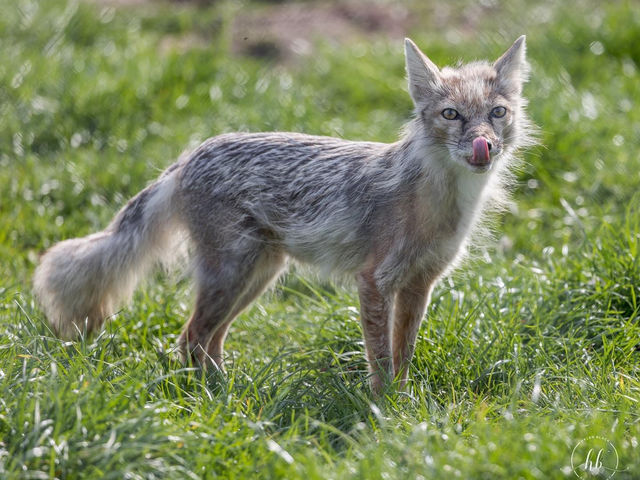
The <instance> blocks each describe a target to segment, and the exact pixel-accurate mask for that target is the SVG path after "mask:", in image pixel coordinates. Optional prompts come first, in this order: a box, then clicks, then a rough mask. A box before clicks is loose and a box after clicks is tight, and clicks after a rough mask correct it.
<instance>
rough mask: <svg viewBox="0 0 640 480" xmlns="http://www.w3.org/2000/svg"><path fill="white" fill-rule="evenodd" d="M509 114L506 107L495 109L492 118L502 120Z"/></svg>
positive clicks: (492, 111)
mask: <svg viewBox="0 0 640 480" xmlns="http://www.w3.org/2000/svg"><path fill="white" fill-rule="evenodd" d="M506 114H507V109H506V108H504V107H495V108H494V109H493V110H491V116H492V117H496V118H502V117H504V116H505V115H506Z"/></svg>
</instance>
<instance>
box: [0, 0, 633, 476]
mask: <svg viewBox="0 0 640 480" xmlns="http://www.w3.org/2000/svg"><path fill="white" fill-rule="evenodd" d="M408 5H410V6H412V7H415V9H416V12H418V13H417V14H416V15H418V14H419V15H424V19H423V20H424V22H425V24H426V23H428V22H429V21H430V20H429V18H430V17H429V12H428V11H425V8H426V7H425V6H424V4H423V2H420V3H416V4H415V5H412V4H408ZM247 8H249V7H247ZM261 8H265V6H264V5H262V6H261ZM234 11H235V10H234V8H233V6H232V5H231V4H224V3H221V4H216V5H214V6H212V7H210V8H198V7H195V6H193V5H184V4H180V6H176V5H164V6H163V5H160V7H157V8H156V9H153V8H150V7H149V6H142V7H140V8H134V9H126V8H122V9H114V8H112V7H108V8H103V7H102V6H99V5H95V4H89V3H87V4H85V3H74V2H69V3H67V2H65V1H62V0H59V1H51V2H30V1H17V2H11V3H10V4H8V5H5V7H4V8H3V15H2V17H0V32H2V33H0V38H1V39H2V45H3V48H2V49H0V260H1V261H0V275H1V278H2V282H1V283H0V319H1V323H0V477H2V478H50V477H58V478H101V477H104V478H125V477H130V478H202V477H204V478H214V477H223V478H227V477H229V478H254V477H263V478H269V477H280V478H302V477H303V478H307V479H325V478H336V479H342V478H366V479H370V478H419V476H422V477H423V478H442V479H450V478H456V477H458V478H487V479H489V478H491V479H493V478H504V479H512V478H527V479H529V478H573V477H574V473H573V471H572V469H571V466H570V463H571V452H572V449H573V447H574V446H575V445H576V444H577V443H578V442H580V440H582V439H584V438H586V437H588V436H595V435H597V436H602V437H605V438H607V439H609V440H610V441H611V442H612V443H613V444H614V445H615V448H616V450H617V453H618V454H619V458H620V467H619V468H620V469H621V471H620V472H618V473H616V475H615V477H614V478H636V477H637V476H638V474H639V472H640V460H639V459H640V455H639V454H638V438H639V437H640V426H639V413H640V409H639V407H638V402H639V401H640V382H639V381H638V378H640V361H639V355H640V352H639V345H640V325H639V321H638V316H639V315H640V265H639V260H638V253H640V252H639V249H640V225H639V222H640V210H639V208H638V206H637V205H638V203H639V200H640V199H639V197H638V195H637V185H638V184H639V183H640V176H639V174H638V171H640V153H639V151H638V149H637V148H636V146H637V144H638V143H639V141H640V113H639V112H638V110H637V109H635V108H634V107H633V106H634V102H635V101H636V97H637V92H636V90H637V85H638V79H639V76H638V75H639V74H638V68H639V66H640V33H639V32H640V10H639V9H637V8H635V7H634V6H633V5H632V4H631V3H625V2H620V3H615V4H611V5H605V4H600V3H595V2H594V3H590V2H579V3H575V4H574V3H572V4H571V5H570V4H568V3H567V4H566V5H565V4H564V3H557V4H556V3H548V4H539V5H537V6H534V7H529V6H526V5H525V4H524V3H520V2H512V3H510V4H509V5H508V6H507V5H505V6H503V8H493V9H491V8H489V9H488V10H486V11H483V12H484V13H483V14H484V15H487V17H483V18H491V22H490V24H487V25H486V26H482V25H481V26H476V27H475V28H477V29H478V31H477V32H476V33H475V34H473V35H471V34H469V33H468V32H465V30H464V28H463V27H459V28H458V27H456V28H458V30H456V31H458V32H459V33H460V35H459V36H458V37H456V38H458V40H459V42H460V43H455V42H450V41H448V40H447V38H453V37H446V36H445V35H443V34H442V31H439V30H434V29H428V28H417V27H416V28H415V31H414V32H412V33H413V36H414V37H415V39H416V41H417V42H418V43H419V44H420V45H421V46H423V47H424V49H425V51H426V52H427V53H429V54H430V55H432V57H433V59H434V60H436V61H437V62H439V63H447V62H449V63H451V62H455V60H456V59H457V58H464V59H473V58H482V57H487V56H494V57H495V56H496V55H498V54H499V53H500V52H501V51H502V50H504V48H505V47H506V46H507V45H508V44H509V43H510V42H511V41H512V40H513V39H514V38H516V37H517V36H518V35H519V34H521V33H527V34H528V42H529V43H528V44H529V52H528V53H529V58H530V60H531V63H532V76H531V82H530V84H529V85H528V86H527V88H526V95H527V96H528V97H529V98H530V107H529V110H530V113H531V116H532V117H533V119H534V121H535V122H536V123H537V124H538V125H539V126H540V127H541V131H542V134H541V143H542V145H543V146H541V147H538V148H536V149H534V150H532V151H531V152H529V153H528V154H527V155H526V156H525V166H524V168H523V170H522V172H521V173H520V175H519V181H520V184H519V186H518V187H517V188H516V191H515V196H514V206H513V207H512V208H511V210H510V211H509V212H508V213H507V215H505V216H504V217H503V218H502V219H501V220H500V221H499V222H498V225H496V232H497V233H496V235H495V237H496V238H495V241H494V242H493V243H492V244H491V245H489V246H488V247H487V249H486V251H485V249H484V248H477V249H475V250H476V252H475V255H474V258H473V259H471V260H470V261H469V262H467V263H466V265H464V267H463V268H462V269H461V270H460V272H458V273H456V274H454V275H453V276H452V277H451V278H448V279H445V280H444V281H443V282H442V284H441V285H440V286H439V287H438V288H437V290H436V292H435V295H434V300H433V303H432V305H431V307H430V308H429V312H428V320H427V321H425V322H424V325H423V328H422V330H421V333H420V337H419V343H418V346H417V351H416V356H415V358H414V362H413V366H412V371H411V382H410V385H409V387H408V388H407V390H406V391H404V392H396V393H393V392H391V393H389V395H388V397H387V398H385V399H383V400H379V401H375V402H374V400H373V398H372V397H371V396H370V394H369V392H368V387H367V374H366V364H365V361H364V357H363V354H362V351H363V345H362V341H361V334H360V327H359V324H358V311H357V296H356V295H355V293H354V290H353V288H352V287H351V286H349V284H348V283H347V284H345V285H342V286H335V285H332V284H330V283H327V282H320V281H311V282H309V281H308V280H306V278H308V277H306V276H304V275H299V274H297V273H295V274H292V275H290V276H289V277H288V278H286V279H285V280H284V281H283V283H282V284H281V285H279V286H278V287H277V288H276V289H275V291H274V292H273V293H270V294H268V295H266V296H265V297H263V298H262V299H261V300H260V301H259V302H258V303H257V304H256V305H254V306H253V307H252V308H251V309H250V310H249V311H247V312H245V313H244V314H243V315H242V316H241V317H240V318H239V319H238V320H237V322H236V323H235V324H234V328H233V329H232V333H231V335H230V337H229V340H228V345H227V349H228V353H229V356H230V358H229V366H228V372H227V374H226V375H221V374H218V373H216V372H209V373H207V374H205V373H203V372H201V371H199V370H196V369H192V368H189V367H185V366H183V365H181V364H180V363H178V362H177V361H176V355H175V352H174V351H173V349H174V347H175V342H176V339H177V336H178V334H179V332H180V329H181V326H182V324H183V323H184V320H185V319H186V318H187V317H188V315H189V311H190V306H191V291H190V287H189V285H188V282H186V281H184V280H181V279H179V278H178V279H173V280H168V279H167V278H166V277H165V276H162V275H158V276H157V277H155V278H153V279H151V280H150V281H149V282H148V284H147V285H145V286H144V287H143V288H142V289H140V290H139V291H138V292H137V293H136V295H135V298H134V301H133V302H132V304H131V305H130V306H128V307H126V308H124V309H123V310H122V311H121V312H119V313H118V315H116V316H115V317H114V319H113V321H112V322H110V323H109V324H108V325H107V328H106V329H105V330H104V331H103V332H102V333H101V334H100V335H98V336H97V337H93V338H85V339H82V340H80V341H77V342H63V341H61V340H59V339H56V338H55V337H54V336H53V335H52V334H51V332H50V331H49V330H48V328H47V326H46V324H45V322H44V321H43V317H42V313H41V312H40V311H39V310H38V309H37V307H36V306H35V305H34V300H33V297H32V294H31V289H30V277H31V275H32V272H33V268H34V266H35V264H36V262H37V256H38V254H39V252H41V251H42V250H43V249H44V248H46V247H47V246H49V245H51V244H52V243H54V242H56V241H58V240H60V239H63V238H68V237H73V236H79V235H84V234H87V233H89V232H91V231H95V230H97V229H100V228H102V227H103V226H104V225H105V224H106V223H107V222H108V221H109V219H110V218H111V216H112V215H113V213H114V212H115V211H116V210H117V209H118V208H119V207H120V205H122V203H123V202H124V201H126V199H127V198H129V197H130V196H131V195H133V194H134V193H136V192H137V191H138V190H139V189H140V188H142V187H143V186H144V185H145V184H146V183H147V182H149V181H150V180H152V179H153V178H154V177H155V176H156V175H157V174H158V173H159V172H160V171H161V170H162V169H163V168H164V167H166V166H167V165H169V164H170V163H171V162H172V161H173V159H174V158H175V157H176V156H177V155H179V154H180V152H181V151H183V150H184V149H185V148H188V147H190V146H193V145H195V144H197V143H198V142H199V141H201V140H203V139H205V138H207V137H208V136H211V135H214V134H217V133H220V132H225V131H234V130H251V131H265V130H296V131H304V132H308V133H315V134H327V135H338V136H344V137H346V138H360V139H371V140H379V141H393V140H394V139H395V138H396V137H397V132H398V131H399V129H400V127H401V125H402V122H403V121H404V120H405V119H406V118H407V116H408V115H409V111H410V108H411V105H410V101H409V98H408V96H407V94H406V92H405V91H404V88H405V87H404V79H403V75H404V73H403V59H402V50H401V42H395V41H389V40H386V39H384V38H379V37H378V38H371V39H370V40H365V39H355V40H353V42H351V43H348V44H347V45H343V46H341V47H340V48H337V47H335V46H332V45H331V43H330V42H328V41H325V42H322V41H320V43H319V44H318V45H317V46H316V47H315V49H314V52H315V53H314V55H312V56H309V57H304V58H301V59H298V61H297V62H295V61H294V62H291V63H285V64H275V63H272V62H268V61H264V60H260V59H249V58H243V57H238V56H230V54H229V53H228V52H229V48H230V47H229V43H230V37H229V29H228V22H229V18H230V15H232V14H233V13H234ZM576 11H577V12H579V13H580V14H576ZM547 13H548V14H547ZM420 18H421V19H422V17H420ZM458 20H459V19H458ZM496 25H499V26H500V28H499V29H498V30H496V29H495V28H494V27H495V26H496ZM452 28H453V27H452ZM470 28H471V27H470ZM194 32H195V34H196V35H198V36H200V38H202V39H203V41H201V42H195V43H194V45H193V46H192V48H187V49H177V48H173V47H171V42H167V38H168V36H169V37H170V38H174V37H180V35H184V34H186V33H190V34H193V33H194ZM163 41H164V43H163Z"/></svg>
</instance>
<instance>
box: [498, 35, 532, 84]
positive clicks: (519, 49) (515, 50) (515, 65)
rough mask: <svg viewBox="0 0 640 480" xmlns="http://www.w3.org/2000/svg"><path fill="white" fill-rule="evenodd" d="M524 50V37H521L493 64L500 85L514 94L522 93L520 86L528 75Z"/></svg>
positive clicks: (525, 48)
mask: <svg viewBox="0 0 640 480" xmlns="http://www.w3.org/2000/svg"><path fill="white" fill-rule="evenodd" d="M526 50H527V47H526V37H525V36H524V35H522V36H521V37H520V38H518V39H517V40H516V41H515V42H514V43H513V45H511V47H509V50H507V51H506V52H504V54H503V55H502V56H501V57H500V58H499V59H498V60H496V61H495V63H494V64H493V68H495V69H496V72H498V81H499V82H500V84H501V85H502V86H503V87H505V88H507V89H508V90H509V91H511V92H513V93H516V94H519V93H520V92H521V91H522V84H523V83H524V82H526V81H527V78H528V74H529V66H528V64H527V60H526V58H525V57H526Z"/></svg>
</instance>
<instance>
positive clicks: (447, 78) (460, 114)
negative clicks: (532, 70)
mask: <svg viewBox="0 0 640 480" xmlns="http://www.w3.org/2000/svg"><path fill="white" fill-rule="evenodd" d="M525 50H526V47H525V37H524V35H523V36H521V37H520V38H518V39H517V40H516V41H515V43H514V44H513V45H512V46H511V47H510V48H509V49H508V50H507V51H506V52H505V53H504V54H503V55H502V56H501V57H500V58H498V59H497V60H496V61H495V62H493V63H492V64H490V63H488V62H473V63H469V64H466V65H462V66H459V67H456V68H452V67H445V68H443V69H439V68H438V67H437V66H436V65H435V64H434V63H433V62H432V61H431V60H429V58H428V57H427V56H426V55H425V54H424V53H422V52H421V51H420V49H419V48H418V47H417V46H416V45H415V44H414V43H413V42H412V41H411V40H409V39H408V38H407V39H405V57H406V66H407V76H408V81H409V93H410V95H411V98H412V99H413V103H414V105H415V111H416V117H417V121H418V122H419V123H420V127H421V128H422V129H424V132H423V133H424V136H425V137H426V138H427V140H428V142H429V145H430V147H431V148H433V147H435V148H438V149H439V150H440V149H441V150H442V151H444V152H446V153H448V155H447V157H449V158H450V159H451V160H452V161H453V162H455V163H456V164H458V165H460V166H464V167H465V168H468V169H470V170H471V171H473V172H476V173H483V172H487V171H489V170H490V169H491V168H492V166H493V165H494V163H496V162H498V161H499V160H500V158H501V157H502V156H504V155H505V153H509V152H511V151H513V150H515V149H516V148H517V147H518V146H520V145H521V144H522V143H523V142H524V141H525V139H526V132H524V131H523V130H524V127H525V125H526V117H525V115H524V111H523V109H524V106H525V101H524V100H523V99H522V97H521V92H522V84H523V83H524V82H525V81H526V79H527V74H528V65H527V62H526V60H525Z"/></svg>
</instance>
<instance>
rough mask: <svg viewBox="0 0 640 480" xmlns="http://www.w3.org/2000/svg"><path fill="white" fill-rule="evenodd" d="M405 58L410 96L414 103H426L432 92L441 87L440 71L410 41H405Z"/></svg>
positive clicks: (406, 39)
mask: <svg viewBox="0 0 640 480" xmlns="http://www.w3.org/2000/svg"><path fill="white" fill-rule="evenodd" d="M404 56H405V59H406V62H407V77H408V80H409V94H410V95H411V98H412V99H413V103H415V104H418V103H421V102H422V101H424V100H425V99H426V98H427V97H428V96H429V93H430V92H431V91H433V89H434V88H435V87H437V86H438V85H440V83H441V80H440V70H438V67H437V66H436V64H435V63H433V62H432V61H431V60H429V59H428V58H427V56H426V55H425V54H424V53H422V52H421V51H420V49H419V48H418V47H417V46H416V44H415V43H413V42H412V41H411V40H410V39H408V38H405V39H404Z"/></svg>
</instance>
